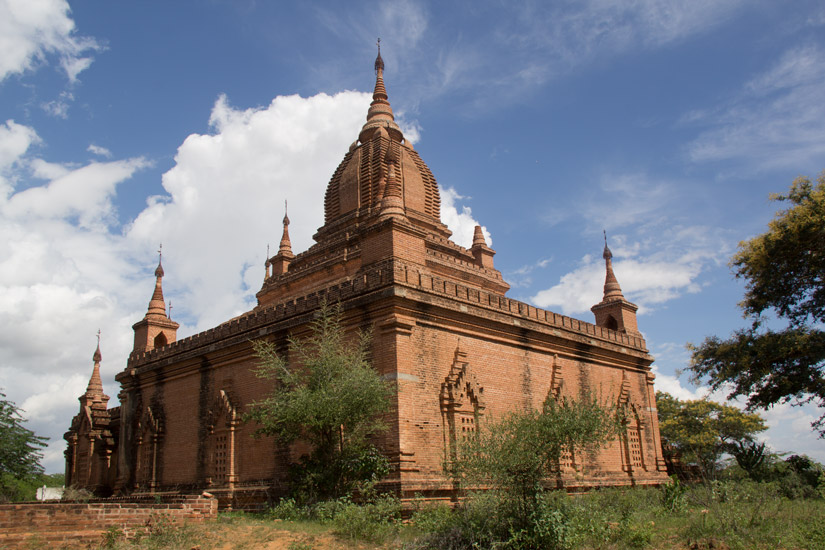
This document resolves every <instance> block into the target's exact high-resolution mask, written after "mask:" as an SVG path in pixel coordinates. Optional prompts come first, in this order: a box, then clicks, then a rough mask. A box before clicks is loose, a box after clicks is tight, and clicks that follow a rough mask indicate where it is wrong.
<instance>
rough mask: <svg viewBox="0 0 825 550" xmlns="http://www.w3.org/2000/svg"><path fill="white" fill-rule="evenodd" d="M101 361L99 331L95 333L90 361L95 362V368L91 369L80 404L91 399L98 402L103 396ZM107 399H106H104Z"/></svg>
mask: <svg viewBox="0 0 825 550" xmlns="http://www.w3.org/2000/svg"><path fill="white" fill-rule="evenodd" d="M101 359H102V357H101V355H100V329H98V331H97V349H95V353H94V355H93V356H92V360H93V361H94V362H95V366H94V368H93V369H92V376H91V378H89V384H88V385H87V386H86V393H85V394H84V396H82V397H81V398H80V399H81V403H83V400H84V399H87V400H88V399H92V400H93V401H98V400H99V399H100V398H101V397H102V396H103V380H101V378H100V360H101ZM106 399H108V397H107V398H106Z"/></svg>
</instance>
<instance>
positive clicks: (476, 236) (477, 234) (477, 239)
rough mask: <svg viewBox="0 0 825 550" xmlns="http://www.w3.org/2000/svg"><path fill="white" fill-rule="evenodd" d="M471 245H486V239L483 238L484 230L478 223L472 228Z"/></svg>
mask: <svg viewBox="0 0 825 550" xmlns="http://www.w3.org/2000/svg"><path fill="white" fill-rule="evenodd" d="M473 246H487V241H486V240H485V239H484V231H483V230H482V229H481V226H480V225H477V226H476V227H475V229H474V230H473Z"/></svg>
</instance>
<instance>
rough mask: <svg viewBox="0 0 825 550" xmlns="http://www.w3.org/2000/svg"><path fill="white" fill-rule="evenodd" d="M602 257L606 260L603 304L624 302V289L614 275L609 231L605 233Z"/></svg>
mask: <svg viewBox="0 0 825 550" xmlns="http://www.w3.org/2000/svg"><path fill="white" fill-rule="evenodd" d="M602 257H603V258H604V268H605V277H604V298H603V299H602V302H612V301H614V300H624V295H623V294H622V287H621V286H619V281H618V279H616V275H615V274H614V273H613V253H612V252H610V248H608V246H607V231H605V232H604V253H603V254H602Z"/></svg>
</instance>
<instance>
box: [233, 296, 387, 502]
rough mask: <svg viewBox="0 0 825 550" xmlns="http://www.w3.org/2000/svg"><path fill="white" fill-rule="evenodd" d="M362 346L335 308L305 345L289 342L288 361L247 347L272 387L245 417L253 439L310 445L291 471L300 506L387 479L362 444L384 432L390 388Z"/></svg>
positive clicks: (325, 309)
mask: <svg viewBox="0 0 825 550" xmlns="http://www.w3.org/2000/svg"><path fill="white" fill-rule="evenodd" d="M369 345H370V335H369V334H368V333H364V332H362V333H360V334H359V338H358V339H357V340H356V341H352V340H350V339H348V338H347V337H346V335H345V333H344V329H343V327H342V326H341V311H340V306H337V307H331V306H328V305H327V304H322V306H321V310H320V313H319V314H318V316H317V317H316V319H315V320H314V321H313V322H312V324H311V334H310V335H309V336H308V337H307V338H305V339H298V338H294V337H291V338H290V339H289V356H290V361H289V362H288V361H287V360H286V359H285V358H283V357H281V356H279V355H278V354H277V352H276V348H275V346H274V345H273V344H272V343H270V342H264V341H258V342H253V346H254V348H255V352H256V353H257V355H258V358H259V359H260V364H259V367H258V369H257V375H258V376H260V377H262V378H265V379H268V380H272V381H273V382H274V388H273V390H272V392H271V393H270V394H269V395H268V396H267V397H266V398H265V399H263V400H261V401H257V402H255V403H253V404H252V405H251V407H250V412H249V413H248V414H247V416H246V418H247V419H248V420H254V421H256V422H258V424H259V425H260V427H259V428H258V430H257V432H258V433H263V434H267V435H273V436H275V437H276V438H277V439H278V440H279V441H280V442H282V443H284V444H290V443H293V442H294V441H296V440H299V439H300V440H302V441H306V442H308V443H310V444H311V445H312V451H311V453H310V454H309V455H307V456H304V457H303V458H302V461H301V463H300V464H297V465H294V466H293V470H292V473H293V490H294V492H295V493H296V496H298V497H300V498H302V499H304V500H306V501H314V500H317V499H322V498H337V497H340V496H343V495H346V494H348V493H350V492H351V491H352V490H353V489H355V488H356V487H357V486H358V485H359V484H361V483H364V482H367V481H375V480H377V478H380V477H383V476H384V475H386V473H387V472H388V467H387V461H386V459H385V458H384V457H383V456H382V455H381V453H380V452H378V450H377V449H376V448H375V447H374V446H373V445H372V444H370V442H369V437H370V436H372V435H375V434H377V433H379V432H381V431H382V430H384V429H385V424H384V423H383V422H382V420H381V415H382V414H383V413H386V412H387V411H388V410H389V408H390V406H391V401H392V395H393V388H392V386H391V385H390V384H389V383H388V382H386V381H384V380H383V379H382V378H381V376H380V375H379V374H378V372H377V371H376V370H375V369H374V368H373V367H372V365H371V364H370V362H369V359H368V353H369Z"/></svg>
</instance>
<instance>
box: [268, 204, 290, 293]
mask: <svg viewBox="0 0 825 550" xmlns="http://www.w3.org/2000/svg"><path fill="white" fill-rule="evenodd" d="M294 259H295V254H293V253H292V241H290V240H289V216H288V215H287V202H286V201H284V232H283V233H282V234H281V244H280V245H279V246H278V253H277V254H275V255H274V256H272V257H271V258H267V260H266V263H267V266H266V267H267V269H266V271H267V276H266V278H267V279H268V278H269V276H270V267H271V269H272V271H271V275H272V276H278V275H283V274H284V273H286V272H287V271H289V264H290V263H292V260H294Z"/></svg>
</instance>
